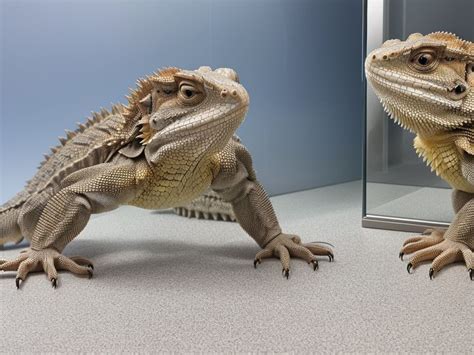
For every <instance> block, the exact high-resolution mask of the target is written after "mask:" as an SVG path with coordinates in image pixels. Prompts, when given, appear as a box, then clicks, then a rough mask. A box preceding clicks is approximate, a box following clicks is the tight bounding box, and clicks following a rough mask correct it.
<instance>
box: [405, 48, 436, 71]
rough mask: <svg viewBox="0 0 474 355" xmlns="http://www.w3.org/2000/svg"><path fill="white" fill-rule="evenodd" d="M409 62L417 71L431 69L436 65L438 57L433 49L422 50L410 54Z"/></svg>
mask: <svg viewBox="0 0 474 355" xmlns="http://www.w3.org/2000/svg"><path fill="white" fill-rule="evenodd" d="M410 64H411V66H412V67H413V68H414V69H416V70H418V71H431V70H433V69H434V68H435V67H436V66H437V64H438V58H437V56H436V53H435V52H434V51H431V50H424V51H422V52H417V53H415V54H414V55H412V56H411V58H410Z"/></svg>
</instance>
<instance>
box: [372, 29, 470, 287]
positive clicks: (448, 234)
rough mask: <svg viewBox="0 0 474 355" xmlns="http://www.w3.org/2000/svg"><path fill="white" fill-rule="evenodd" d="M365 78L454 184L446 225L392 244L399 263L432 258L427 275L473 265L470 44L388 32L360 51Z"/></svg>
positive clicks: (421, 151)
mask: <svg viewBox="0 0 474 355" xmlns="http://www.w3.org/2000/svg"><path fill="white" fill-rule="evenodd" d="M365 71H366V75H367V79H368V81H369V82H370V83H371V84H372V87H373V89H374V91H375V93H376V94H377V96H378V97H379V98H380V101H381V102H382V104H383V106H384V108H385V110H386V111H387V112H388V113H389V115H390V116H391V117H392V118H393V119H394V120H395V121H396V122H398V123H399V124H400V125H401V126H402V127H404V128H406V129H409V130H410V131H412V132H414V133H416V138H415V141H414V146H415V149H416V151H417V152H418V154H419V155H420V156H422V157H423V159H424V160H426V161H427V164H429V165H431V168H432V170H434V171H435V172H436V174H438V175H440V176H441V177H442V178H443V179H444V180H446V181H447V182H448V183H449V184H450V185H451V186H452V187H453V189H454V191H453V206H454V211H455V212H456V216H455V218H454V220H453V221H452V223H451V225H450V226H449V228H448V229H447V231H441V230H427V231H425V233H424V235H423V236H417V237H412V238H409V239H408V240H407V241H406V242H405V244H404V246H403V248H402V249H401V251H400V258H403V255H404V254H409V253H414V252H415V254H414V256H413V257H412V258H411V260H410V262H409V264H408V266H407V269H408V272H410V270H411V269H413V268H415V267H416V266H418V265H419V264H420V263H421V262H422V261H426V260H433V263H432V265H431V268H430V271H429V276H430V278H433V276H434V275H435V274H436V273H437V272H439V271H440V270H441V269H442V268H443V267H444V266H445V265H447V264H450V263H452V262H455V261H462V260H464V262H465V263H466V266H467V268H468V271H469V275H470V277H471V280H472V279H473V269H474V254H473V250H474V198H473V197H474V44H473V43H471V42H468V41H464V40H461V39H459V38H458V37H456V36H455V35H453V34H450V33H445V32H437V33H431V34H429V35H426V36H423V35H421V34H419V33H415V34H412V35H410V36H409V37H408V38H407V40H406V41H399V40H389V41H386V42H385V43H384V44H383V46H382V47H381V48H379V49H376V50H374V51H373V52H372V53H370V54H369V55H368V56H367V59H366V61H365Z"/></svg>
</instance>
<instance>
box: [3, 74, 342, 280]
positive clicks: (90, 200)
mask: <svg viewBox="0 0 474 355" xmlns="http://www.w3.org/2000/svg"><path fill="white" fill-rule="evenodd" d="M248 105H249V97H248V94H247V92H246V90H245V89H244V87H243V86H242V85H240V84H239V81H238V77H237V74H236V73H235V72H234V71H233V70H232V69H224V68H221V69H217V70H215V71H212V70H211V69H210V68H209V67H202V68H200V69H198V70H195V71H188V70H181V69H177V68H168V69H165V70H162V71H160V72H158V73H155V74H153V75H151V76H149V77H147V78H145V79H141V80H139V82H138V88H137V90H135V91H133V92H132V93H131V96H130V97H129V104H128V105H127V106H115V107H114V108H113V110H112V113H109V112H107V111H103V112H102V113H101V114H99V115H96V118H94V119H93V120H91V121H90V122H89V123H88V124H87V125H84V126H82V125H81V126H80V128H79V130H78V131H76V132H73V133H68V138H67V139H62V140H61V142H62V144H61V145H60V146H58V147H55V148H53V150H52V151H53V152H52V155H51V156H47V157H46V160H45V162H44V163H43V164H42V165H41V167H40V169H39V170H38V173H37V174H36V175H35V177H34V178H33V179H32V181H31V182H30V183H28V185H27V187H26V188H25V190H24V191H23V192H21V193H20V194H18V195H17V196H16V197H14V198H13V199H12V200H10V201H9V202H7V203H6V204H5V205H3V206H2V207H1V209H0V245H2V244H5V243H6V242H11V241H13V242H17V241H19V240H21V238H22V237H25V238H27V239H28V240H29V241H30V248H29V249H28V250H26V251H25V252H23V253H21V254H20V256H19V257H18V258H16V259H15V260H11V261H6V260H0V270H3V271H17V278H16V285H17V287H20V284H21V281H23V280H25V278H26V276H27V275H28V273H29V272H31V271H40V270H44V271H45V272H46V274H47V275H48V278H49V280H50V281H51V283H52V286H53V287H56V285H57V279H58V273H57V270H58V269H60V270H61V269H63V270H68V271H71V272H73V273H75V274H78V275H84V276H89V277H91V276H92V263H91V262H90V261H89V260H87V259H85V258H83V257H79V256H76V257H66V256H64V255H62V251H63V249H64V248H65V247H66V246H67V245H68V244H69V243H70V242H71V241H72V240H73V239H74V238H75V237H76V236H77V235H78V234H79V233H80V232H81V231H82V230H83V229H84V227H85V226H86V225H87V222H88V221H89V218H90V215H91V214H93V213H101V212H104V211H110V210H113V209H115V208H117V207H119V206H120V205H133V206H137V207H141V208H148V209H160V208H170V207H177V206H185V205H187V204H189V203H190V202H191V201H193V200H194V199H196V198H197V197H198V196H200V195H202V194H203V192H205V191H206V190H208V189H209V188H210V189H211V190H212V191H213V193H215V194H217V196H219V198H220V199H222V201H223V202H224V203H227V204H228V205H229V206H231V210H233V212H234V214H235V218H236V219H237V221H238V222H239V224H240V225H241V226H242V228H243V229H244V230H245V231H247V233H248V234H249V235H250V236H251V237H252V238H253V239H254V240H255V241H256V242H257V244H258V245H259V246H261V247H262V248H263V251H262V252H260V253H258V254H257V257H256V259H255V264H254V265H256V264H257V263H258V262H261V260H262V259H263V258H266V257H269V256H278V257H279V258H280V260H281V263H282V266H283V273H284V275H285V276H286V277H288V275H289V259H290V256H295V257H298V258H303V259H304V260H305V261H307V262H308V263H311V264H312V265H313V266H314V268H316V266H317V265H318V264H317V261H316V257H315V255H326V256H329V258H330V260H332V259H333V254H332V251H331V250H330V249H327V248H324V247H320V246H317V245H314V244H306V245H304V244H302V243H301V240H300V238H299V237H297V236H295V235H290V234H285V233H283V232H282V231H281V228H280V226H279V224H278V221H277V218H276V216H275V213H274V211H273V208H272V206H271V203H270V201H269V199H268V197H267V195H266V194H265V192H264V190H263V188H262V186H261V185H260V183H259V182H258V181H257V179H256V177H255V172H254V170H253V166H252V159H251V157H250V154H249V152H248V151H247V149H246V148H245V147H244V146H243V145H242V144H241V143H240V141H239V140H238V139H235V138H233V135H234V133H235V130H236V129H237V128H238V126H239V125H240V124H241V123H242V121H243V120H244V117H245V114H246V112H247V109H248Z"/></svg>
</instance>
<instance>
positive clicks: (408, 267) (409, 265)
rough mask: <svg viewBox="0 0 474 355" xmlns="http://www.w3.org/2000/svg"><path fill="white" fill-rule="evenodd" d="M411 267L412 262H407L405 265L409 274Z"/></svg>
mask: <svg viewBox="0 0 474 355" xmlns="http://www.w3.org/2000/svg"><path fill="white" fill-rule="evenodd" d="M412 267H413V265H412V263H409V264H408V265H407V271H408V273H409V274H411V272H410V270H411V268H412Z"/></svg>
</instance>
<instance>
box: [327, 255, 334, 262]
mask: <svg viewBox="0 0 474 355" xmlns="http://www.w3.org/2000/svg"><path fill="white" fill-rule="evenodd" d="M328 258H329V262H330V263H332V262H333V261H334V254H333V253H328Z"/></svg>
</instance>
